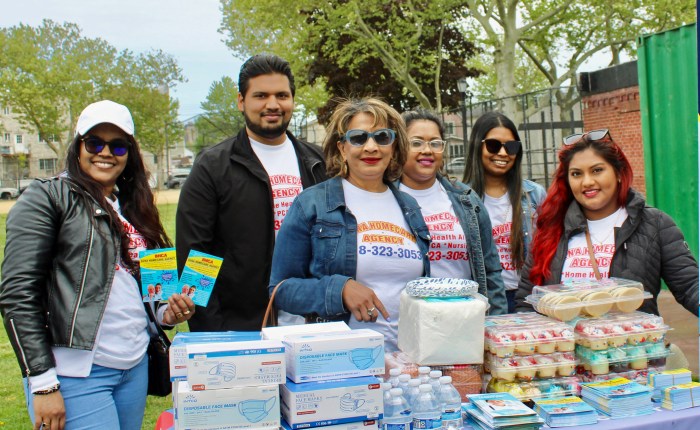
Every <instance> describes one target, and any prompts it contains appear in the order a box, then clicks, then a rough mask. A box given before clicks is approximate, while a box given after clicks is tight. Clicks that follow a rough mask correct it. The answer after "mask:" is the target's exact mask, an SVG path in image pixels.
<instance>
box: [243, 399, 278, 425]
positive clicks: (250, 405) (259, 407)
mask: <svg viewBox="0 0 700 430" xmlns="http://www.w3.org/2000/svg"><path fill="white" fill-rule="evenodd" d="M276 400H277V398H276V397H270V398H269V399H267V400H244V401H242V402H240V403H239V404H238V412H240V413H241V415H243V416H244V417H246V419H247V420H248V421H250V422H251V423H257V422H258V421H260V420H262V419H263V418H265V417H266V416H267V414H269V413H270V411H271V410H272V407H273V406H275V403H276Z"/></svg>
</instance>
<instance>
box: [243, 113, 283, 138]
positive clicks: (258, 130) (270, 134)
mask: <svg viewBox="0 0 700 430" xmlns="http://www.w3.org/2000/svg"><path fill="white" fill-rule="evenodd" d="M282 117H283V118H284V114H283V116H282ZM243 118H245V125H246V127H248V129H249V130H250V131H252V132H253V133H255V134H257V135H258V136H261V137H264V138H266V139H274V138H276V137H280V136H281V135H283V134H284V133H285V131H287V127H288V126H289V121H291V118H290V119H289V121H284V120H283V121H282V124H280V125H278V126H276V127H272V128H270V127H268V128H264V127H262V126H261V125H260V124H255V123H253V121H251V120H250V118H249V117H248V115H246V114H245V113H243Z"/></svg>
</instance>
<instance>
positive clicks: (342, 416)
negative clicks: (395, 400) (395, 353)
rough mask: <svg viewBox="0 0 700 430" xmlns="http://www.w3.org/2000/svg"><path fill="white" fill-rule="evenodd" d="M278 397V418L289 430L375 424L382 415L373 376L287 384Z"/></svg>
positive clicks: (380, 402) (376, 384)
mask: <svg viewBox="0 0 700 430" xmlns="http://www.w3.org/2000/svg"><path fill="white" fill-rule="evenodd" d="M382 360H383V358H382ZM280 397H281V400H282V416H283V417H284V419H285V420H287V423H289V425H290V426H291V427H292V428H293V429H300V428H306V427H318V426H327V425H332V424H342V423H348V422H356V421H367V420H379V419H381V418H382V416H383V413H384V403H383V401H384V399H383V397H382V390H381V387H380V384H379V380H378V379H377V378H375V377H374V376H365V377H361V378H347V379H337V380H334V381H320V382H306V383H303V384H295V383H293V382H291V381H287V383H286V384H285V385H282V387H281V388H280Z"/></svg>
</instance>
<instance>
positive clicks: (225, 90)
mask: <svg viewBox="0 0 700 430" xmlns="http://www.w3.org/2000/svg"><path fill="white" fill-rule="evenodd" d="M237 103H238V88H237V87H236V83H235V82H234V81H233V79H231V78H230V77H228V76H224V77H222V78H221V80H219V81H215V82H213V83H212V84H211V86H210V87H209V94H207V98H206V100H205V101H203V102H202V103H201V105H200V107H201V108H202V110H203V111H204V113H203V114H201V115H199V116H198V117H197V118H196V119H195V123H194V124H195V128H196V130H197V139H196V143H195V145H196V150H197V152H199V151H200V150H202V149H203V148H205V147H207V146H210V145H212V144H215V143H218V142H219V141H221V140H223V139H226V138H228V137H231V136H235V135H236V134H238V132H239V131H240V130H241V129H242V128H244V127H245V121H244V120H243V114H242V113H241V112H240V111H239V110H238V107H237Z"/></svg>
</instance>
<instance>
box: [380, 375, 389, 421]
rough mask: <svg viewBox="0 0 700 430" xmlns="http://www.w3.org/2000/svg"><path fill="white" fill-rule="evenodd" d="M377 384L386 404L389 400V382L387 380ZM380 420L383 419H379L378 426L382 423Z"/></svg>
mask: <svg viewBox="0 0 700 430" xmlns="http://www.w3.org/2000/svg"><path fill="white" fill-rule="evenodd" d="M379 386H380V387H381V389H382V396H383V399H384V400H383V402H384V404H385V405H386V404H387V402H388V401H390V400H391V384H390V383H388V382H382V383H381V384H380V385H379ZM382 422H383V421H381V420H380V421H379V425H380V426H381V425H382Z"/></svg>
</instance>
